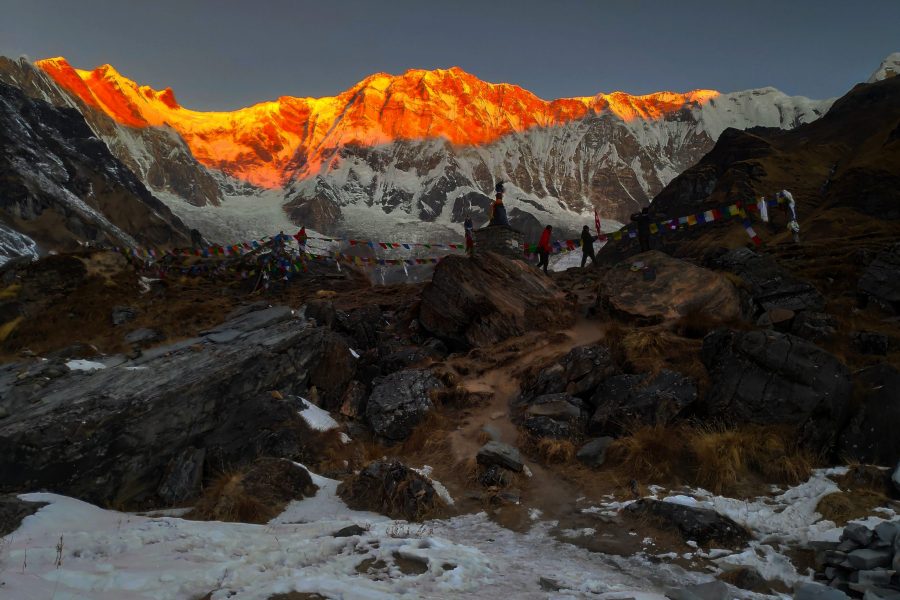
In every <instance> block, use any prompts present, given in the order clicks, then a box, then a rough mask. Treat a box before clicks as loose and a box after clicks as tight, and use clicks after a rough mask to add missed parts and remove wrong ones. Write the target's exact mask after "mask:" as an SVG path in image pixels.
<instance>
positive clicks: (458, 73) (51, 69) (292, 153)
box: [36, 58, 718, 187]
mask: <svg viewBox="0 0 900 600" xmlns="http://www.w3.org/2000/svg"><path fill="white" fill-rule="evenodd" d="M36 64H37V65H38V66H39V67H40V68H41V69H43V70H44V71H45V72H46V73H48V74H49V75H50V76H51V77H53V78H54V79H55V80H56V81H57V82H58V83H59V84H60V85H62V86H63V87H65V88H66V89H68V90H69V91H70V92H71V93H73V94H75V95H76V96H78V97H79V98H80V99H81V100H82V101H83V102H85V103H86V104H88V105H89V106H92V107H94V108H97V109H99V110H101V111H103V112H104V113H106V114H107V115H109V116H110V117H111V118H113V119H114V120H115V121H117V122H118V123H120V124H122V125H125V126H128V127H138V128H139V127H151V126H152V127H160V126H166V125H168V126H170V127H172V128H173V129H174V130H175V131H177V132H178V133H179V134H180V135H181V137H182V138H184V140H185V142H186V143H187V144H188V146H189V147H190V149H191V152H192V153H193V154H194V156H195V157H196V158H197V160H198V161H200V162H201V163H202V164H204V165H206V166H208V167H212V168H216V169H220V170H222V171H224V172H226V173H228V174H229V175H232V176H234V177H237V178H239V179H243V180H245V181H249V182H250V183H253V184H255V185H258V186H262V187H280V186H282V185H284V183H285V182H286V181H287V179H288V178H290V177H291V176H295V175H296V174H297V169H298V168H299V173H300V175H301V176H302V175H304V174H307V175H309V174H315V173H316V172H317V171H318V169H319V167H320V166H321V165H322V163H323V162H324V161H327V160H328V158H329V157H330V156H331V154H332V152H333V150H334V149H335V148H339V147H341V146H344V145H348V144H359V145H377V144H383V143H388V142H391V141H394V140H397V139H427V138H438V137H442V138H445V139H447V140H449V141H450V142H451V143H453V144H458V145H481V144H486V143H490V142H492V141H494V140H496V139H498V138H499V137H501V136H503V135H505V134H508V133H510V132H513V131H524V130H526V129H529V128H531V127H535V126H542V127H543V126H552V125H560V124H563V123H565V122H567V121H572V120H575V119H580V118H582V117H584V116H586V115H587V114H588V113H590V112H596V113H601V112H611V113H613V114H615V115H617V116H619V117H620V118H622V119H624V120H631V119H636V118H644V119H656V118H660V117H663V116H665V115H666V114H670V113H673V112H676V111H678V110H680V109H682V108H683V107H684V106H686V105H690V104H692V103H703V102H706V101H708V100H709V99H710V98H713V97H715V96H717V95H718V92H715V91H711V90H696V91H693V92H688V93H685V94H676V93H672V92H659V93H656V94H650V95H647V96H631V95H629V94H625V93H621V92H615V93H613V94H598V95H596V96H588V97H581V98H563V99H559V100H553V101H546V100H542V99H541V98H538V97H537V96H535V95H534V94H532V93H531V92H529V91H527V90H524V89H522V88H520V87H518V86H515V85H509V84H504V83H501V84H493V83H487V82H484V81H481V80H480V79H478V78H477V77H475V76H473V75H470V74H468V73H466V72H465V71H463V70H461V69H459V68H457V67H453V68H451V69H438V70H434V71H424V70H418V69H415V70H410V71H407V72H406V73H404V74H403V75H387V74H384V73H378V74H375V75H371V76H369V77H367V78H366V79H364V80H363V81H361V82H359V83H358V84H356V85H355V86H353V87H352V88H350V89H349V90H347V91H345V92H343V93H341V94H339V95H337V96H333V97H325V98H293V97H287V96H285V97H281V98H279V99H278V100H275V101H272V102H263V103H260V104H256V105H254V106H249V107H247V108H242V109H239V110H235V111H231V112H200V111H194V110H190V109H187V108H184V107H182V106H180V105H179V104H178V102H177V101H176V99H175V94H174V93H173V92H172V90H171V89H169V88H166V89H165V90H162V91H157V90H154V89H152V88H150V87H148V86H139V85H138V84H136V83H135V82H133V81H131V80H130V79H128V78H126V77H124V76H122V75H121V74H120V73H118V72H117V71H116V70H115V69H114V68H113V67H111V66H110V65H103V66H101V67H97V68H96V69H94V70H93V71H84V70H80V69H75V68H73V67H72V66H71V65H70V64H69V63H68V62H67V61H66V60H65V59H64V58H51V59H46V60H39V61H37V63H36ZM298 159H299V160H298Z"/></svg>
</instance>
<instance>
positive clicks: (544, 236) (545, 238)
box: [537, 225, 553, 273]
mask: <svg viewBox="0 0 900 600" xmlns="http://www.w3.org/2000/svg"><path fill="white" fill-rule="evenodd" d="M552 233H553V227H551V226H550V225H547V226H546V227H544V231H543V233H541V239H540V240H539V241H538V246H537V251H538V256H539V257H540V260H539V261H538V265H537V266H538V269H540V268H541V267H544V273H546V272H547V267H548V266H549V265H550V235H551V234H552Z"/></svg>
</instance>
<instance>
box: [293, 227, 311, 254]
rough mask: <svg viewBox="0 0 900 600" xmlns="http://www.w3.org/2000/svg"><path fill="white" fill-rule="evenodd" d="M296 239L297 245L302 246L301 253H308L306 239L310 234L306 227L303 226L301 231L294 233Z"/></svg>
mask: <svg viewBox="0 0 900 600" xmlns="http://www.w3.org/2000/svg"><path fill="white" fill-rule="evenodd" d="M294 239H295V240H297V246H299V248H300V254H305V253H306V240H308V239H309V236H308V235H306V227H301V228H300V231H298V232H297V233H295V234H294Z"/></svg>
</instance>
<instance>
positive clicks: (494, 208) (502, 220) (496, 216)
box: [489, 184, 509, 227]
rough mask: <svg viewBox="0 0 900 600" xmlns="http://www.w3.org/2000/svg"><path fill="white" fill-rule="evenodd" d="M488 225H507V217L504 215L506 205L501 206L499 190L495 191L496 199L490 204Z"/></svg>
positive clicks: (501, 199) (501, 195)
mask: <svg viewBox="0 0 900 600" xmlns="http://www.w3.org/2000/svg"><path fill="white" fill-rule="evenodd" d="M498 185H499V184H498ZM489 225H503V226H505V227H509V218H508V217H507V216H506V207H505V206H503V194H502V193H500V192H497V199H496V200H494V203H493V204H491V221H490V223H489Z"/></svg>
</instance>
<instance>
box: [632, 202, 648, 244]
mask: <svg viewBox="0 0 900 600" xmlns="http://www.w3.org/2000/svg"><path fill="white" fill-rule="evenodd" d="M631 222H632V223H637V234H638V241H639V242H640V243H641V252H646V251H647V250H649V249H650V208H649V207H647V206H645V207H644V208H642V209H641V212H639V213H634V214H633V215H631Z"/></svg>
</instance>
